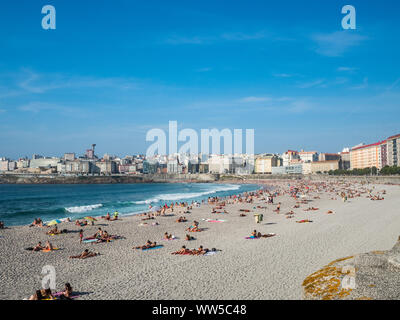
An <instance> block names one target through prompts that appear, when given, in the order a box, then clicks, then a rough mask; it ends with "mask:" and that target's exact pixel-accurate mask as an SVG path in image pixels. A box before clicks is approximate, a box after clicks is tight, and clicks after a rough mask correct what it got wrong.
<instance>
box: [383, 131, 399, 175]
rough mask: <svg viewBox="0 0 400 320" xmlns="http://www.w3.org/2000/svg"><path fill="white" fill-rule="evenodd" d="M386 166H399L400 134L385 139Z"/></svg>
mask: <svg viewBox="0 0 400 320" xmlns="http://www.w3.org/2000/svg"><path fill="white" fill-rule="evenodd" d="M386 145H387V165H388V166H397V167H399V166H400V134H397V135H395V136H391V137H389V138H387V139H386Z"/></svg>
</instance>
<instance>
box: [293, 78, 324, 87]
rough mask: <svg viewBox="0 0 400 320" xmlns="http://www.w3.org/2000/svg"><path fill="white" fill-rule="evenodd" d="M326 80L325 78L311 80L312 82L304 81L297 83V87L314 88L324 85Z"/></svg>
mask: <svg viewBox="0 0 400 320" xmlns="http://www.w3.org/2000/svg"><path fill="white" fill-rule="evenodd" d="M324 82H325V80H323V79H318V80H315V81H311V82H303V83H300V84H298V85H297V87H299V88H301V89H308V88H313V87H318V86H321V85H323V84H324Z"/></svg>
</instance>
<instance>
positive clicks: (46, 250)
mask: <svg viewBox="0 0 400 320" xmlns="http://www.w3.org/2000/svg"><path fill="white" fill-rule="evenodd" d="M55 250H59V248H53V250H50V249H43V250H42V252H51V251H55Z"/></svg>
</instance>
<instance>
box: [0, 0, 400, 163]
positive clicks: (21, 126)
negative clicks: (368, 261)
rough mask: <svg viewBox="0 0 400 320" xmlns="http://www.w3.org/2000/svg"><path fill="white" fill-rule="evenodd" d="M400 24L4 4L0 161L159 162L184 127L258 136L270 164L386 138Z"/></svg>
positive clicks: (130, 1)
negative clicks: (49, 24) (49, 14)
mask: <svg viewBox="0 0 400 320" xmlns="http://www.w3.org/2000/svg"><path fill="white" fill-rule="evenodd" d="M48 4H50V5H53V6H54V7H55V9H56V29H55V30H44V29H43V28H42V24H41V22H42V18H43V17H44V16H45V15H44V14H42V13H41V11H42V7H43V6H44V5H48ZM347 4H351V5H353V6H354V7H355V9H356V23H357V24H356V29H355V30H344V29H343V28H342V24H341V21H342V18H343V17H344V14H342V13H341V10H342V7H343V6H344V5H347ZM399 16H400V2H399V1H397V0H380V1H377V0H376V1H375V0H370V1H369V0H362V1H361V0H347V1H339V0H329V1H327V0H319V1H316V0H303V1H298V0H297V1H295V0H293V1H285V0H281V1H267V0H262V1H255V0H246V1H244V0H242V1H235V0H226V1H225V0H212V1H209V0H203V1H191V0H184V1H174V0H168V1H165V0H163V1H161V0H159V1H154V0H146V1H136V0H113V1H111V0H108V1H105V0H85V1H78V0H69V1H65V0H46V1H38V0H2V1H1V2H0V157H9V158H13V159H16V158H18V157H23V156H28V157H31V155H32V154H42V155H46V156H61V155H62V154H63V153H64V152H76V153H77V154H78V155H81V154H83V153H84V152H85V150H86V149H88V148H89V147H90V146H91V144H92V143H96V144H97V147H96V149H97V152H96V153H97V154H99V155H103V154H104V153H108V154H115V155H120V156H124V155H127V154H137V153H145V152H146V149H147V147H149V146H150V145H151V142H146V139H145V138H146V133H147V132H148V130H150V129H153V128H161V129H163V130H165V131H166V133H167V134H168V131H167V129H168V121H173V120H175V121H177V122H178V129H179V130H181V129H184V128H192V129H194V130H196V131H198V132H199V135H200V129H212V128H217V129H219V130H222V129H224V128H228V129H231V130H232V131H233V130H234V129H243V130H245V129H254V130H255V152H256V153H264V152H268V153H282V152H284V151H286V150H288V149H295V150H301V149H304V150H316V151H319V152H339V151H341V150H342V149H343V148H344V147H352V146H355V145H357V144H359V143H362V142H364V143H374V142H377V141H380V140H383V139H385V138H387V137H388V136H391V135H394V134H398V133H400V59H399V57H400V41H399V40H400V39H399V34H400V33H399V31H400V19H398V17H399Z"/></svg>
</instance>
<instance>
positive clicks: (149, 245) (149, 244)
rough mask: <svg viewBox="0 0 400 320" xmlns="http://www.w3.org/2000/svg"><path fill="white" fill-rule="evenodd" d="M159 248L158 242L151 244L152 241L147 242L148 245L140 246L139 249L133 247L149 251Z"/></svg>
mask: <svg viewBox="0 0 400 320" xmlns="http://www.w3.org/2000/svg"><path fill="white" fill-rule="evenodd" d="M156 246H157V242H155V241H154V242H151V241H150V240H147V242H146V244H145V245H144V246H138V247H133V248H132V249H142V250H144V249H149V248H154V247H156Z"/></svg>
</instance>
